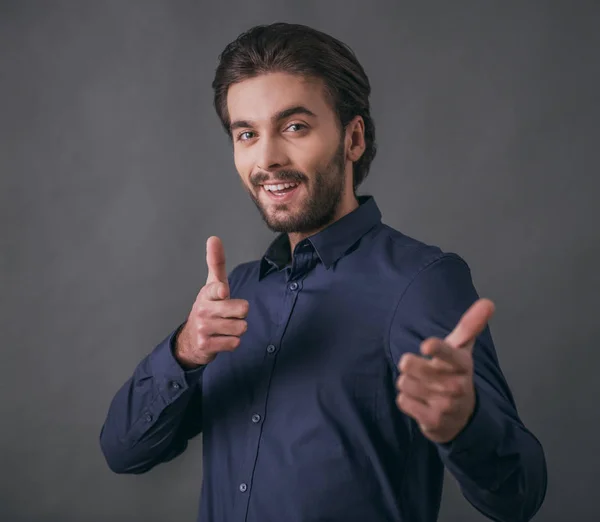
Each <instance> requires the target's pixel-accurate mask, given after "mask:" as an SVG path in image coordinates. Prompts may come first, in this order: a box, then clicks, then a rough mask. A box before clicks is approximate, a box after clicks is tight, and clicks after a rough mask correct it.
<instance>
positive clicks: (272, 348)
mask: <svg viewBox="0 0 600 522" xmlns="http://www.w3.org/2000/svg"><path fill="white" fill-rule="evenodd" d="M274 351H275V345H274V344H270V345H269V346H267V352H268V353H273V352H274Z"/></svg>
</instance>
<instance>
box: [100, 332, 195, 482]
mask: <svg viewBox="0 0 600 522" xmlns="http://www.w3.org/2000/svg"><path fill="white" fill-rule="evenodd" d="M184 324H185V323H184ZM183 326H184V325H181V326H180V327H179V328H178V329H177V330H175V331H174V332H173V333H171V334H170V335H169V336H168V337H167V338H166V339H165V340H163V341H162V342H161V343H160V344H159V345H158V346H157V347H156V348H155V349H154V350H153V351H152V353H150V354H149V355H148V356H147V357H145V358H144V359H143V360H142V361H141V362H140V364H139V365H138V366H137V368H136V369H135V371H134V372H133V375H132V376H131V377H130V378H129V379H128V380H127V382H125V384H124V385H123V386H122V387H121V388H120V389H119V391H118V392H117V394H116V395H115V397H114V398H113V400H112V402H111V405H110V408H109V410H108V414H107V417H106V420H105V422H104V425H103V426H102V430H101V432H100V446H101V448H102V452H103V453H104V457H105V459H106V461H107V463H108V465H109V467H110V469H111V470H113V471H114V472H116V473H144V472H146V471H148V470H150V469H152V468H153V467H154V466H156V465H157V464H159V463H161V462H166V461H169V460H172V459H173V458H175V457H176V456H178V455H179V454H181V453H182V452H183V451H184V450H185V449H186V447H187V444H188V440H189V439H190V438H192V437H194V436H196V435H197V434H198V433H200V432H201V430H202V373H203V371H204V366H202V367H199V368H197V369H194V370H190V371H184V370H183V368H182V367H181V366H180V365H179V363H178V362H177V360H176V359H175V357H174V355H173V353H174V348H175V343H176V339H177V334H178V333H179V332H180V330H181V328H182V327H183Z"/></svg>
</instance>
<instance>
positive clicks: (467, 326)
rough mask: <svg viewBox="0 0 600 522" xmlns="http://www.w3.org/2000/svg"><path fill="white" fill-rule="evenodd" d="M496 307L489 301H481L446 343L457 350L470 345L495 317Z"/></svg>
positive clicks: (464, 315) (465, 314)
mask: <svg viewBox="0 0 600 522" xmlns="http://www.w3.org/2000/svg"><path fill="white" fill-rule="evenodd" d="M495 308H496V307H495V305H494V303H493V302H492V301H490V300H489V299H479V300H478V301H476V302H475V303H473V304H472V305H471V307H470V308H469V309H468V310H467V311H466V312H465V313H464V314H463V316H462V317H461V318H460V321H459V322H458V324H457V325H456V327H455V328H454V330H452V332H450V334H448V336H447V337H446V339H445V340H446V342H447V343H449V344H451V345H452V346H454V347H456V348H460V347H462V346H465V345H468V344H469V343H471V342H472V341H474V340H475V338H476V337H477V336H478V335H479V334H480V333H481V332H483V330H484V329H485V327H486V325H487V323H488V321H489V320H490V319H491V317H492V315H494V310H495Z"/></svg>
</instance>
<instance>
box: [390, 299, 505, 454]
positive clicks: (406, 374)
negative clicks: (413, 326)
mask: <svg viewBox="0 0 600 522" xmlns="http://www.w3.org/2000/svg"><path fill="white" fill-rule="evenodd" d="M494 308H495V307H494V303H492V301H490V300H489V299H479V300H478V301H477V302H476V303H474V304H473V305H472V306H471V308H469V310H467V311H466V312H465V314H464V315H463V316H462V318H461V319H460V321H459V323H458V325H457V326H456V328H454V330H453V331H452V333H450V334H449V335H448V336H447V337H446V338H445V339H443V340H442V339H437V338H434V337H431V338H429V339H426V340H424V341H423V342H422V343H421V353H422V354H423V355H425V356H427V357H429V358H430V359H427V358H424V357H420V356H419V355H416V354H413V353H405V354H404V355H403V356H402V357H401V358H400V362H399V364H398V368H399V369H400V377H399V378H398V381H397V382H396V385H397V388H398V390H399V393H398V396H397V398H396V403H397V405H398V407H399V408H400V409H401V410H402V411H403V412H405V413H406V414H408V415H410V416H411V417H413V418H414V419H415V420H416V421H417V423H418V424H419V426H420V428H421V431H422V432H423V434H424V435H425V436H426V437H427V438H428V439H429V440H431V441H433V442H437V443H444V442H450V441H451V440H452V439H454V438H455V437H456V436H457V435H458V434H459V433H460V432H461V431H462V429H463V428H464V427H465V426H466V425H467V423H468V422H469V419H470V418H471V415H472V414H473V410H474V408H475V386H474V384H473V346H474V345H475V339H476V338H477V336H478V335H479V334H480V333H481V332H482V331H483V330H484V328H485V326H486V324H487V323H488V321H489V320H490V318H491V317H492V315H493V314H494Z"/></svg>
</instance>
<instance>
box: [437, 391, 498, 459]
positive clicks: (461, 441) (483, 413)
mask: <svg viewBox="0 0 600 522" xmlns="http://www.w3.org/2000/svg"><path fill="white" fill-rule="evenodd" d="M493 411H494V410H493V404H488V403H487V401H486V398H485V394H482V393H481V392H480V391H479V390H478V389H477V388H475V409H474V410H473V414H472V415H471V418H470V419H469V421H468V422H467V425H466V426H465V427H464V428H463V429H462V431H461V432H460V433H459V434H458V435H457V436H456V437H455V438H454V439H452V440H451V441H450V442H446V443H441V444H437V446H438V449H439V451H440V454H441V456H442V457H447V458H453V457H455V456H459V455H460V456H461V459H463V458H466V459H468V460H473V461H474V462H477V461H480V459H482V458H483V459H485V458H487V457H489V456H490V455H492V454H495V453H496V450H497V448H498V445H499V444H500V441H501V440H502V436H503V433H502V431H503V428H502V422H501V421H500V420H499V419H498V418H497V417H495V416H494V414H493Z"/></svg>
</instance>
